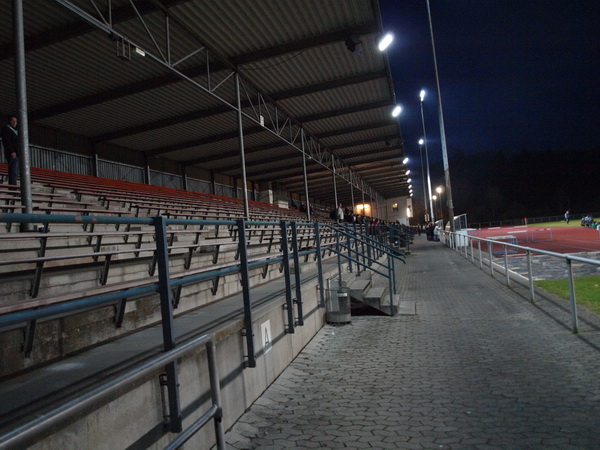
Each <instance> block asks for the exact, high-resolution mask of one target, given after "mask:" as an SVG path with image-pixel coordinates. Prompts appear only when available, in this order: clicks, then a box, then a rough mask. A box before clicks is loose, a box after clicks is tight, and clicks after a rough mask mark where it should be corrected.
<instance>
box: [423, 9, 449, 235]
mask: <svg viewBox="0 0 600 450" xmlns="http://www.w3.org/2000/svg"><path fill="white" fill-rule="evenodd" d="M427 15H428V17H429V32H430V34H431V49H432V50H433V67H434V69H435V83H436V86H437V94H438V116H439V121H440V138H441V141H442V159H443V161H444V176H445V179H446V198H447V199H448V200H447V202H448V215H449V216H450V217H449V219H450V230H451V231H453V232H454V231H456V230H455V227H454V204H453V203H452V187H451V184H450V166H449V164H448V150H447V148H446V132H445V130H444V113H443V111H442V92H441V90H440V77H439V76H438V68H437V58H436V56H435V42H434V40H433V25H432V23H431V8H430V7H429V0H427Z"/></svg>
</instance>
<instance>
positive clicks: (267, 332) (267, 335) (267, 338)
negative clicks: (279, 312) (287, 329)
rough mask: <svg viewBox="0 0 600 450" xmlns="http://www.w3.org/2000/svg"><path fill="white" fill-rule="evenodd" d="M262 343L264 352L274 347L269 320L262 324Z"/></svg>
mask: <svg viewBox="0 0 600 450" xmlns="http://www.w3.org/2000/svg"><path fill="white" fill-rule="evenodd" d="M260 331H261V337H262V345H263V351H264V353H267V352H269V351H270V350H271V348H273V345H272V344H271V321H270V320H267V321H266V322H263V323H262V324H261V325H260Z"/></svg>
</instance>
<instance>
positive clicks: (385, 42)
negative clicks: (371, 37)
mask: <svg viewBox="0 0 600 450" xmlns="http://www.w3.org/2000/svg"><path fill="white" fill-rule="evenodd" d="M393 40H394V35H393V34H392V33H387V34H386V35H385V36H383V37H382V38H381V40H380V41H379V45H378V46H377V48H379V51H380V52H382V51H384V50H385V49H386V48H388V47H389V46H390V44H391V43H392V41H393Z"/></svg>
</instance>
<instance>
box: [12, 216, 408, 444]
mask: <svg viewBox="0 0 600 450" xmlns="http://www.w3.org/2000/svg"><path fill="white" fill-rule="evenodd" d="M0 222H10V223H45V224H57V223H66V224H73V223H77V224H124V225H130V224H137V225H148V226H153V227H154V234H155V239H156V246H155V247H154V248H153V249H152V250H153V251H154V252H155V259H156V264H157V267H158V282H151V283H149V284H147V285H142V286H136V287H130V288H129V289H124V290H121V291H117V292H111V293H108V294H101V295H94V296H88V297H83V298H79V299H75V300H69V301H65V302H63V303H54V304H49V305H44V306H41V307H39V308H36V309H28V310H20V311H12V312H8V313H6V314H2V315H0V328H3V327H8V326H13V325H15V324H19V323H28V324H31V325H32V326H31V327H28V329H29V328H31V329H33V330H35V321H37V320H39V319H43V318H48V317H51V316H57V315H61V314H70V313H73V312H76V311H80V310H83V309H89V308H95V307H100V306H103V305H106V304H108V303H112V302H116V301H119V300H124V299H127V298H134V297H139V296H143V295H147V294H150V293H154V292H158V293H159V297H160V307H161V322H160V323H161V325H162V332H163V347H164V352H165V353H164V355H172V354H177V355H180V354H181V353H180V352H181V351H182V350H181V349H187V348H188V347H187V346H186V344H184V345H183V346H182V345H180V344H177V343H176V340H175V333H174V329H173V317H174V313H173V307H174V306H173V301H172V300H173V299H172V297H173V291H174V290H176V289H174V288H177V287H179V286H183V285H184V284H188V283H194V282H199V281H203V280H206V279H208V278H211V277H219V276H222V275H226V274H230V273H236V272H240V273H241V274H242V283H241V284H242V294H243V295H242V297H243V302H244V330H243V334H244V336H245V339H246V353H247V354H246V356H245V358H246V362H245V364H246V367H256V355H255V351H254V341H253V339H254V332H253V329H252V328H253V321H252V300H251V291H250V283H249V278H248V270H249V269H252V268H258V267H263V266H266V265H268V264H273V263H280V262H282V263H285V262H286V261H287V260H289V259H290V258H298V257H299V256H301V255H310V254H314V253H317V268H318V271H319V286H320V290H321V297H322V301H321V304H320V305H319V306H322V307H324V306H325V305H324V301H323V290H324V286H323V267H322V261H321V254H320V253H321V251H323V249H324V248H327V249H330V250H332V251H334V252H337V253H338V254H339V253H341V249H340V247H339V243H338V244H337V246H336V245H333V244H331V243H328V244H325V243H324V244H322V243H321V239H320V231H322V230H323V229H324V228H328V227H329V228H332V229H333V230H334V232H335V236H338V237H339V236H340V235H344V236H347V237H349V238H352V239H355V240H357V239H358V240H357V242H361V244H365V245H366V246H367V248H369V249H375V251H376V252H378V254H380V255H383V254H387V255H388V266H385V264H381V263H380V262H378V261H376V262H377V263H378V264H381V265H382V266H383V267H388V271H390V275H388V276H387V278H388V279H389V280H390V285H392V281H393V264H391V258H392V257H394V258H397V259H401V260H402V258H401V256H400V255H398V254H395V253H394V252H393V251H391V250H390V249H389V248H388V247H386V246H385V245H384V244H383V243H382V242H379V241H378V240H377V239H372V238H371V237H360V238H359V237H358V236H357V235H356V234H354V235H353V234H352V233H349V232H348V231H346V230H342V229H339V228H334V227H331V226H330V225H327V224H320V223H318V222H314V223H301V224H300V226H302V227H307V230H308V235H309V236H313V237H312V238H314V239H315V244H316V249H315V248H310V249H302V250H301V249H299V248H298V247H299V246H298V242H297V241H298V233H297V230H296V229H295V227H296V226H298V224H297V223H295V222H286V221H279V222H276V221H246V220H245V219H237V220H200V219H175V218H166V217H164V216H157V217H151V218H139V217H138V218H135V217H111V216H65V215H44V214H14V213H8V214H0ZM167 225H182V226H190V225H214V226H216V227H219V226H229V227H231V228H230V229H231V230H235V231H234V232H236V233H237V241H238V242H237V245H238V252H239V254H240V261H239V262H238V263H233V262H232V263H231V265H230V266H227V267H223V266H221V267H220V268H219V269H217V270H208V271H206V272H202V273H198V272H195V273H193V274H189V273H188V274H183V275H182V274H173V275H171V274H170V272H169V246H168V239H167V235H168V233H169V231H168V230H167ZM260 226H267V227H273V231H275V230H277V229H279V230H280V231H281V235H280V236H281V242H282V251H278V252H273V253H270V254H267V255H266V256H265V255H263V256H261V257H259V258H257V260H255V259H253V258H249V255H248V252H247V247H248V244H247V242H246V237H247V236H246V235H247V234H249V233H246V231H254V230H258V231H260V230H261V229H260V228H249V227H260ZM288 227H291V228H289V229H288ZM303 231H304V230H303ZM78 234H81V233H78ZM42 235H43V234H42ZM333 235H334V233H329V234H328V236H333ZM32 236H34V237H38V234H37V233H36V234H33V233H32ZM274 236H275V235H274ZM290 236H291V237H292V238H293V239H292V240H293V241H294V242H292V251H291V252H289V251H287V250H288V248H289V242H290ZM323 236H325V234H323ZM312 238H311V239H312ZM233 239H234V238H232V242H233ZM324 239H325V237H324ZM286 240H287V244H286ZM355 247H356V249H357V251H358V247H357V246H355ZM283 249H285V251H283ZM342 256H343V257H344V258H347V257H348V256H347V255H342ZM352 259H354V261H356V262H357V264H364V261H363V262H362V263H361V262H360V261H358V259H359V258H357V259H355V258H352ZM370 260H371V258H370V256H369V261H370ZM296 261H297V259H296ZM228 264H229V263H228ZM364 265H365V266H366V264H364ZM370 270H373V269H372V268H371V269H370ZM287 272H288V273H286V274H285V276H286V284H288V286H291V283H290V280H289V277H290V273H289V272H290V271H289V270H288V271H287ZM383 275H384V276H385V274H383ZM394 287H395V286H394ZM296 288H297V291H296V299H292V295H291V289H289V288H288V289H286V305H287V308H288V310H289V323H288V325H287V331H288V332H293V330H294V327H295V326H301V325H303V312H302V299H301V298H300V295H301V290H300V289H299V278H296ZM391 295H392V288H390V296H391ZM391 304H392V305H393V301H391ZM294 305H295V307H296V309H297V316H298V319H299V320H297V321H296V320H294V319H295V318H294V314H293V313H292V309H294ZM392 311H393V308H392ZM33 333H34V331H32V332H31V339H32V341H33V337H32V336H33ZM177 359H178V356H174V357H173V358H172V359H169V360H168V361H167V360H166V359H161V360H160V361H162V364H163V366H166V367H165V370H166V373H167V377H166V386H167V392H168V402H169V414H170V415H169V417H170V419H169V424H168V425H169V431H171V432H174V433H181V434H180V436H179V438H178V439H177V440H176V441H175V443H174V445H175V446H177V445H180V444H183V442H185V440H187V439H188V438H189V436H190V435H191V434H193V433H192V431H191V430H185V431H183V432H182V417H181V406H180V404H179V393H178V392H179V383H178V362H177ZM152 367H154V366H152ZM140 370H146V369H145V366H140ZM148 370H150V369H148ZM144 373H146V372H144ZM136 379H137V378H136ZM116 380H117V381H118V382H119V383H121V382H124V381H123V380H121V378H117V379H116ZM217 384H218V381H217ZM111 386H112V385H111V384H110V382H109V383H107V384H104V385H101V388H102V389H104V390H106V389H112V387H111ZM93 392H94V397H93V398H92V399H91V400H88V399H87V397H85V395H84V396H81V397H79V398H78V399H76V400H77V401H75V400H74V401H73V402H74V403H73V404H71V403H69V404H68V408H69V410H71V409H72V410H73V411H75V412H74V414H76V412H77V411H80V409H79V408H81V406H79V403H85V404H86V405H88V404H89V403H87V402H89V401H94V402H95V401H96V399H98V398H104V397H102V395H104V394H101V393H96V391H93ZM111 392H112V391H111ZM94 404H95V403H94ZM60 408H62V407H59V408H57V410H56V411H54V412H53V415H51V416H48V417H50V418H49V419H48V420H49V421H53V420H55V419H52V418H53V417H55V415H56V417H66V416H63V414H66V413H63V411H62V409H60ZM54 413H55V415H54ZM218 414H220V407H219V408H217V409H215V410H214V411H212V410H211V411H210V412H209V415H214V417H217V416H218ZM56 420H58V419H56ZM206 420H207V419H206V417H205V416H203V417H202V418H201V419H200V420H199V421H197V422H195V423H194V424H193V425H192V428H193V429H194V430H196V429H197V428H199V427H200V426H202V425H203V424H204V423H205V422H206ZM201 422H202V423H201ZM51 423H54V422H51ZM29 426H31V427H32V431H31V432H30V433H33V432H34V431H33V430H36V429H37V428H36V427H37V423H33V422H32V423H30V424H29ZM40 426H44V427H45V426H49V425H45V422H44V425H40ZM44 429H45V428H44ZM193 432H195V431H193ZM28 435H29V434H28ZM11 436H12V435H11ZM30 436H33V435H30ZM11 439H12V438H11ZM15 439H20V438H18V437H15ZM0 442H2V441H0ZM223 442H224V441H223Z"/></svg>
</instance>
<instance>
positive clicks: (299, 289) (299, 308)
mask: <svg viewBox="0 0 600 450" xmlns="http://www.w3.org/2000/svg"><path fill="white" fill-rule="evenodd" d="M307 203H308V202H307ZM290 226H291V227H292V253H293V257H294V267H295V269H294V277H295V281H296V301H295V303H296V310H297V312H298V318H297V319H296V325H298V326H302V325H304V313H303V311H302V285H301V283H302V280H301V279H300V256H299V255H298V229H297V227H296V222H291V223H290Z"/></svg>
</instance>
